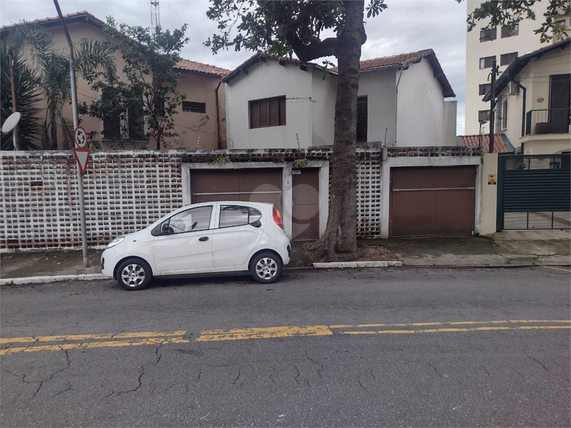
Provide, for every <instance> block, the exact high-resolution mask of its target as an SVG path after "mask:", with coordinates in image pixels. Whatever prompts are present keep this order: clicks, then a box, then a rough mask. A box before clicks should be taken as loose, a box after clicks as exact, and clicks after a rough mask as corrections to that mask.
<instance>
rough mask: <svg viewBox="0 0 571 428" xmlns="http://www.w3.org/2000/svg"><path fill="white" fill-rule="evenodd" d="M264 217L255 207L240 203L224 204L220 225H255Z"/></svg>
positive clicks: (221, 209) (221, 210)
mask: <svg viewBox="0 0 571 428" xmlns="http://www.w3.org/2000/svg"><path fill="white" fill-rule="evenodd" d="M261 217H262V213H261V212H260V211H258V210H257V209H255V208H251V207H244V206H238V205H222V206H221V207H220V227H221V228H222V227H235V226H245V225H247V224H252V225H254V224H255V223H256V222H257V221H259V220H260V218H261Z"/></svg>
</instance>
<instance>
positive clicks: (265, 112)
mask: <svg viewBox="0 0 571 428" xmlns="http://www.w3.org/2000/svg"><path fill="white" fill-rule="evenodd" d="M259 103H260V126H270V103H269V102H268V100H263V101H260V102H259Z"/></svg>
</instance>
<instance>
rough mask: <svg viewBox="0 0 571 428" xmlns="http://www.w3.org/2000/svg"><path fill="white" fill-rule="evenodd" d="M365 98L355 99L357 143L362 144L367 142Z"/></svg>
mask: <svg viewBox="0 0 571 428" xmlns="http://www.w3.org/2000/svg"><path fill="white" fill-rule="evenodd" d="M367 116H368V108H367V97H359V98H358V99H357V142H358V143H364V142H366V141H367Z"/></svg>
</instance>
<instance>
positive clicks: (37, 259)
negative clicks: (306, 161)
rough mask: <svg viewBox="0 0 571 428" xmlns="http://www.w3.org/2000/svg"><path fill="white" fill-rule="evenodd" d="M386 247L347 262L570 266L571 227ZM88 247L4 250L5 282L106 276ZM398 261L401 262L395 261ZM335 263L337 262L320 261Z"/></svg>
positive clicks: (0, 270)
mask: <svg viewBox="0 0 571 428" xmlns="http://www.w3.org/2000/svg"><path fill="white" fill-rule="evenodd" d="M302 244H303V243H300V242H294V243H293V244H292V247H293V251H292V260H291V262H290V264H289V265H288V268H301V267H311V266H310V264H309V262H308V261H307V259H305V257H304V255H303V252H302V251H301V246H302ZM360 244H361V245H365V246H370V247H371V248H372V247H378V246H380V247H384V248H385V249H386V250H388V252H387V251H384V254H383V257H382V260H381V263H373V262H372V261H371V260H368V261H367V262H365V263H361V264H359V263H357V264H355V263H353V264H352V266H351V265H344V267H387V266H401V265H402V266H403V267H440V268H468V267H469V268H476V267H484V268H485V267H487V268H497V267H521V266H569V265H571V230H569V229H567V230H530V231H504V232H500V233H496V234H494V235H492V236H489V237H458V238H414V239H413V238H410V239H406V238H399V239H397V238H393V239H373V240H363V241H360ZM102 252H103V250H92V249H90V250H89V251H88V259H89V267H87V268H86V267H84V266H83V255H82V252H81V250H45V251H39V252H15V253H3V254H0V285H7V284H33V283H45V282H59V281H66V280H67V281H71V280H94V279H103V278H104V277H103V276H102V275H101V267H100V256H101V253H102ZM395 262H396V263H395ZM321 267H324V268H334V267H337V266H336V265H327V264H325V265H324V266H321Z"/></svg>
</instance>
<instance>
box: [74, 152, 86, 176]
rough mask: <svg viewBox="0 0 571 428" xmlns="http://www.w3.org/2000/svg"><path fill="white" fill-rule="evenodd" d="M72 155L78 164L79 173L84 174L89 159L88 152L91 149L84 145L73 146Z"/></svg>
mask: <svg viewBox="0 0 571 428" xmlns="http://www.w3.org/2000/svg"><path fill="white" fill-rule="evenodd" d="M72 150H73V155H74V156H75V160H76V161H77V164H78V165H79V169H80V170H81V175H85V170H86V169H87V161H88V160H89V154H90V153H91V150H89V149H88V148H85V147H74V148H73V149H72Z"/></svg>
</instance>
